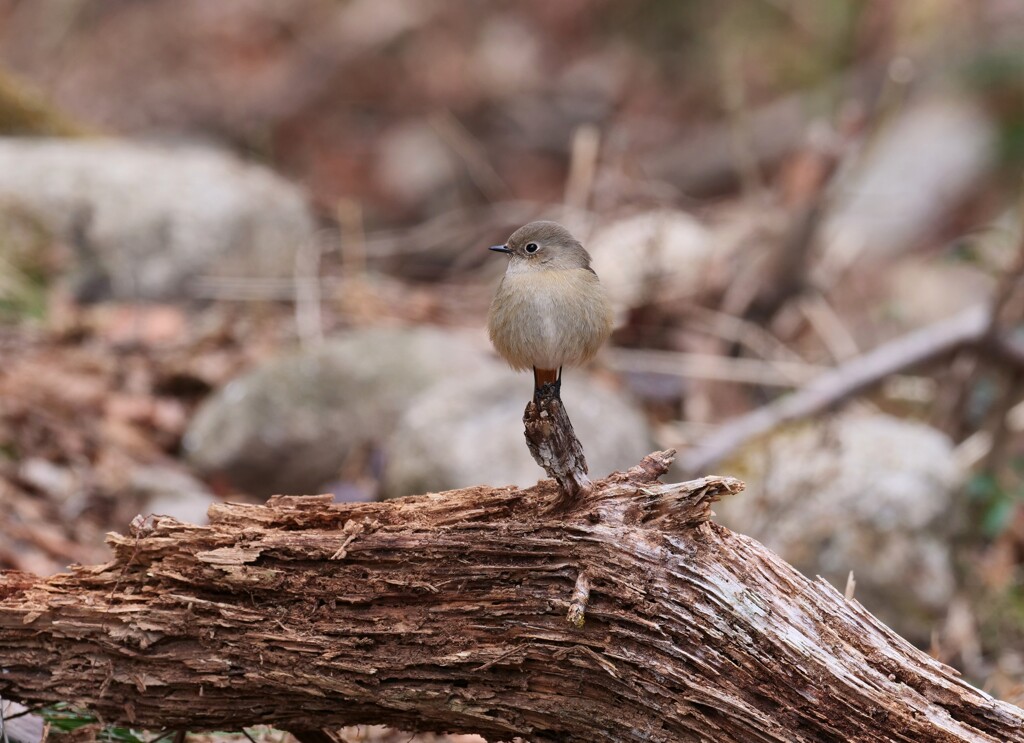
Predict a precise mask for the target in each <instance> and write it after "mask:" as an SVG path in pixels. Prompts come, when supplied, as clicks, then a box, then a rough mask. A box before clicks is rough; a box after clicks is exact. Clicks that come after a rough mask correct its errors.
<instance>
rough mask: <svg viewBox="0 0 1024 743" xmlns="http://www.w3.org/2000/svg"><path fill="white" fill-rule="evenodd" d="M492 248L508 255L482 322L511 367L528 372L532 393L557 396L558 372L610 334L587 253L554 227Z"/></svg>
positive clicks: (584, 358) (521, 232) (539, 225)
mask: <svg viewBox="0 0 1024 743" xmlns="http://www.w3.org/2000/svg"><path fill="white" fill-rule="evenodd" d="M491 250H497V251H500V252H502V253H507V254H508V257H509V261H508V270H507V271H505V275H504V276H503V277H502V279H501V284H499V285H498V291H497V293H496V294H495V295H494V301H493V302H491V310H490V313H489V314H488V318H487V329H488V331H489V333H490V336H491V343H493V344H494V347H495V348H496V349H497V350H498V353H499V354H501V356H502V357H503V358H504V359H505V360H506V361H507V362H508V363H509V364H510V365H511V366H512V368H513V369H517V370H523V369H530V368H532V369H533V383H534V387H535V388H536V389H540V388H541V386H543V385H545V384H553V385H555V386H556V390H557V388H558V386H559V385H560V384H561V372H562V367H563V366H579V365H580V364H585V363H586V362H588V361H590V360H591V359H592V358H594V356H595V354H597V351H598V349H599V348H600V347H601V344H602V343H604V342H605V340H607V339H608V336H609V334H610V333H611V332H612V308H611V304H610V303H609V302H608V296H607V294H606V293H605V291H604V287H602V286H601V282H600V281H598V279H597V274H596V273H594V269H592V268H591V267H590V254H589V253H588V252H587V251H586V250H584V248H583V246H582V245H580V242H579V240H577V239H576V238H574V237H573V236H572V235H571V234H569V231H568V230H567V229H565V227H563V226H562V225H560V224H557V223H555V222H530V224H528V225H525V226H523V227H520V228H519V229H518V230H516V231H515V232H513V233H512V236H511V237H509V239H508V242H506V243H505V244H504V245H495V246H493V247H492V248H491Z"/></svg>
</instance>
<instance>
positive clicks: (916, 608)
mask: <svg viewBox="0 0 1024 743" xmlns="http://www.w3.org/2000/svg"><path fill="white" fill-rule="evenodd" d="M734 464H735V465H736V468H734V469H730V468H728V467H725V468H720V469H722V470H723V471H727V472H729V474H736V475H737V476H738V477H741V478H742V479H743V480H745V481H746V483H747V488H746V491H745V492H743V493H741V494H740V495H738V496H735V497H732V498H726V499H725V500H723V501H722V502H721V503H718V504H716V505H715V511H716V513H717V514H718V516H719V517H720V521H721V522H722V523H724V524H725V525H726V526H728V527H729V528H731V529H733V530H735V531H738V532H742V533H744V534H747V535H749V536H751V537H754V538H755V539H757V540H759V541H761V542H762V543H764V544H765V545H766V546H768V547H769V548H771V549H773V550H774V551H776V552H778V553H779V554H780V555H781V556H782V557H783V558H785V559H786V560H787V561H788V562H790V563H791V564H793V565H794V566H796V567H797V568H798V569H799V570H800V571H801V572H803V573H804V574H805V575H807V576H809V577H814V576H816V575H820V576H822V577H824V578H825V579H827V580H828V581H829V582H831V583H832V584H833V585H834V586H836V587H837V588H838V589H839V590H840V591H842V590H843V588H844V587H845V585H846V580H847V576H848V574H849V572H850V571H851V570H852V571H853V573H854V577H855V579H856V582H857V586H856V594H855V596H856V598H857V599H858V600H859V601H860V602H861V603H863V604H864V605H865V606H866V607H867V608H868V609H869V610H870V611H872V612H873V613H875V614H876V615H878V616H879V617H880V618H881V619H882V620H883V621H885V622H886V623H887V624H889V625H890V626H891V627H893V628H894V629H896V630H897V631H898V632H900V633H901V634H903V635H904V636H905V637H908V638H909V639H911V640H918V641H927V639H928V636H929V632H930V629H931V627H932V626H933V623H934V622H936V621H938V620H939V619H940V618H941V617H942V616H944V612H945V610H946V608H947V606H948V604H949V601H950V599H951V598H952V595H953V590H954V571H953V560H952V554H951V537H952V534H953V529H954V525H955V523H956V518H955V515H956V508H955V505H956V494H957V492H958V489H959V488H960V486H961V484H962V482H963V479H964V476H965V475H964V473H963V472H962V471H961V470H960V469H959V467H958V466H957V464H956V463H955V462H954V460H953V454H952V445H951V443H950V441H949V439H948V438H946V436H945V435H943V434H942V433H940V432H938V431H936V430H934V429H932V428H930V427H928V426H925V425H923V424H920V423H914V422H910V421H905V420H900V419H898V418H893V417H890V416H886V415H880V414H873V415H867V414H855V413H849V414H842V415H839V416H836V417H834V418H832V419H830V420H827V421H824V422H821V423H814V424H810V423H809V424H806V425H803V426H799V427H795V428H790V429H785V430H782V431H780V432H778V433H776V434H775V435H774V436H771V437H769V438H768V439H767V440H766V441H761V442H755V443H753V444H751V445H750V446H748V447H747V448H746V449H745V450H744V451H742V452H741V453H740V454H739V455H738V457H737V458H736V460H735V462H734Z"/></svg>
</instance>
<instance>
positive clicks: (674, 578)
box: [0, 453, 1024, 743]
mask: <svg viewBox="0 0 1024 743" xmlns="http://www.w3.org/2000/svg"><path fill="white" fill-rule="evenodd" d="M670 461H671V455H670V453H657V454H654V455H651V456H649V457H647V458H645V460H644V462H642V463H641V464H640V465H639V466H637V467H634V468H633V469H632V470H630V471H629V472H626V473H617V474H615V475H613V476H611V477H609V478H607V479H604V480H598V481H596V482H594V483H593V489H592V490H591V491H590V492H589V494H586V495H585V497H582V498H581V499H580V500H579V501H578V502H577V503H576V505H575V507H573V508H571V509H569V510H563V511H561V512H556V511H555V510H554V509H553V506H554V504H555V503H556V502H559V501H560V500H561V498H562V496H561V494H560V492H559V489H558V488H557V487H556V486H555V484H554V483H552V482H550V481H545V482H543V483H540V484H538V485H537V486H536V487H533V488H530V489H527V490H517V489H515V488H497V489H495V488H485V487H475V488H468V489H465V490H458V491H452V492H448V493H441V494H430V495H422V496H416V497H412V498H403V499H398V500H392V501H388V502H385V503H358V504H338V503H334V502H332V499H331V497H330V496H311V497H297V496H295V497H276V498H274V499H272V500H271V501H270V502H269V503H267V504H266V505H264V506H251V505H222V506H216V507H215V508H213V509H212V511H211V523H210V525H209V526H193V525H189V524H183V523H180V522H178V521H175V520H173V519H170V518H164V517H159V516H157V517H152V518H150V519H148V520H145V521H141V522H139V523H138V524H137V525H136V528H135V531H134V533H131V534H128V535H126V536H120V535H111V537H110V543H111V545H112V547H113V550H114V554H115V557H114V560H113V561H112V562H110V563H108V564H105V565H98V566H92V567H77V568H75V569H73V570H72V572H70V573H68V574H62V575H56V576H53V577H50V578H38V577H35V576H31V575H28V574H25V573H6V574H3V575H0V691H2V693H3V695H4V698H5V699H14V700H17V701H20V702H23V703H27V704H37V703H44V702H56V701H70V702H74V703H76V704H81V705H85V706H87V707H89V708H91V709H92V710H93V711H94V712H95V713H96V714H97V715H98V716H99V717H100V718H101V719H103V720H105V721H107V722H110V723H123V724H130V725H133V726H136V727H150V728H164V729H188V730H194V731H195V730H202V729H220V730H225V729H238V728H241V727H243V726H249V725H255V724H258V723H263V724H270V725H274V726H277V727H280V728H284V729H307V728H309V726H310V721H311V720H314V721H316V725H317V726H320V727H323V728H336V727H340V726H343V725H351V724H369V723H383V724H388V725H392V726H395V727H398V728H402V729H406V730H419V731H450V732H455V731H459V732H472V733H478V734H480V735H483V736H485V737H486V738H488V739H489V740H495V741H496V740H510V739H511V738H513V737H514V736H521V737H523V738H525V739H527V740H529V741H531V742H532V743H544V742H548V741H561V742H565V741H570V742H574V741H575V742H586V743H594V742H595V741H617V742H622V743H633V742H636V743H639V742H640V741H644V742H646V743H651V742H652V741H653V742H655V743H668V742H669V741H787V742H792V741H808V742H809V741H822V740H841V741H865V742H866V741H872V742H873V743H876V742H878V741H1000V742H1005V741H1024V712H1022V711H1021V710H1020V709H1018V708H1016V707H1013V706H1011V705H1009V704H1006V703H1003V702H998V701H995V700H993V699H992V698H991V697H989V696H988V695H987V694H985V693H983V692H981V691H979V690H977V689H975V688H973V687H972V686H970V685H969V684H967V683H966V682H964V681H962V680H960V679H959V678H957V675H956V673H955V672H954V671H952V670H951V669H949V668H947V667H946V666H943V665H942V664H941V663H938V662H937V661H935V660H933V659H931V658H930V657H928V656H927V655H925V654H923V653H921V652H920V651H918V650H916V649H915V648H914V647H912V646H911V645H909V644H908V643H906V642H905V641H903V640H902V639H900V638H899V637H897V636H896V635H895V634H893V633H892V632H891V631H890V630H889V629H887V628H886V627H884V626H883V625H881V624H880V623H879V622H878V621H877V620H876V619H875V618H874V617H872V616H871V615H870V614H869V613H868V612H867V611H865V609H864V608H863V607H862V606H861V605H860V604H859V603H857V602H856V601H853V600H848V599H846V598H844V597H843V596H842V595H841V594H840V593H838V592H837V591H836V590H834V589H833V588H832V587H831V586H829V585H827V584H826V583H823V582H821V581H811V580H808V579H807V578H804V577H803V576H801V575H800V574H799V573H797V572H796V571H795V570H794V569H793V568H791V567H790V566H789V565H787V564H786V563H784V562H783V561H782V560H780V559H779V558H778V557H777V556H775V555H773V554H772V553H771V552H769V551H768V550H766V549H765V548H764V547H762V546H761V545H759V544H758V543H757V542H754V541H753V540H751V539H748V538H746V537H743V536H740V535H737V534H733V533H731V532H729V531H728V530H726V529H724V528H722V527H720V526H718V525H716V524H714V523H712V522H711V521H709V517H710V509H711V505H712V504H713V503H714V501H716V500H717V499H719V498H721V497H722V496H724V495H728V494H730V493H735V492H738V491H739V490H740V489H741V487H742V483H740V482H739V481H737V480H733V479H730V478H723V477H706V478H703V479H701V480H695V481H692V482H687V483H682V484H671V485H670V484H662V483H660V482H658V479H657V478H658V476H659V475H661V474H663V473H664V472H665V471H666V469H667V468H668V465H669V462H670ZM567 619H568V620H569V621H567Z"/></svg>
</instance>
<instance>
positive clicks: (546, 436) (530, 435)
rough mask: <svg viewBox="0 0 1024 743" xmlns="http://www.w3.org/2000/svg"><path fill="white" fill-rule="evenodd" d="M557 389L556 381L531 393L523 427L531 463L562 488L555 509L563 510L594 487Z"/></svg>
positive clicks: (559, 383)
mask: <svg viewBox="0 0 1024 743" xmlns="http://www.w3.org/2000/svg"><path fill="white" fill-rule="evenodd" d="M560 389H561V382H560V381H556V382H554V383H553V384H552V383H549V384H542V385H541V386H540V387H537V388H536V389H535V390H534V392H533V399H532V400H531V401H530V402H529V403H527V405H526V410H525V411H523V427H524V429H525V434H526V446H527V448H528V449H529V450H530V454H531V455H532V456H533V461H535V462H536V463H537V464H538V465H540V467H541V468H543V470H544V471H545V472H546V473H547V475H548V477H550V478H552V479H554V481H555V482H557V483H558V486H559V488H560V489H561V493H562V497H561V498H560V499H559V500H558V502H556V503H555V506H554V507H555V510H557V511H565V510H567V509H570V508H573V507H574V506H575V505H576V504H577V503H578V502H579V501H580V499H581V498H584V497H586V496H587V494H589V493H590V491H591V490H592V489H593V487H594V484H593V483H592V482H591V481H590V477H589V472H590V470H589V469H588V467H587V459H586V457H585V456H584V454H583V445H582V444H580V441H579V439H578V438H576V432H575V431H574V430H573V427H572V421H570V420H569V415H568V413H566V412H565V405H564V404H563V403H562V399H561V397H560V393H559V391H560Z"/></svg>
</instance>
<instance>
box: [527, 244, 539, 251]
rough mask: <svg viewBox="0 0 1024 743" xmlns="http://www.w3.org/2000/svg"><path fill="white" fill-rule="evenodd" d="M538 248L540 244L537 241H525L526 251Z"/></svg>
mask: <svg viewBox="0 0 1024 743" xmlns="http://www.w3.org/2000/svg"><path fill="white" fill-rule="evenodd" d="M538 250H540V245H538V244H537V243H526V252H527V253H536V252H537V251H538Z"/></svg>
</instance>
